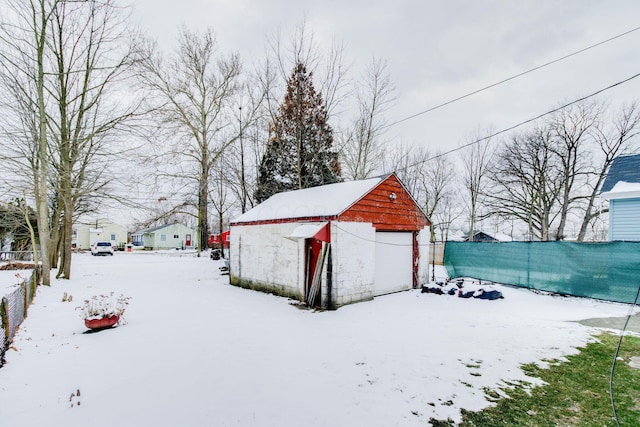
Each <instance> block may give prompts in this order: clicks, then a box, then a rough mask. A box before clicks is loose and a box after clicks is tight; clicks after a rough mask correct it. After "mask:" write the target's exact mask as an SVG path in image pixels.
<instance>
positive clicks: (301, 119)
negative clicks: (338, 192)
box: [255, 63, 342, 203]
mask: <svg viewBox="0 0 640 427" xmlns="http://www.w3.org/2000/svg"><path fill="white" fill-rule="evenodd" d="M312 77H313V73H311V72H307V69H306V67H305V66H304V65H303V64H302V63H298V64H297V65H296V67H295V68H294V70H293V73H292V74H291V77H290V78H289V80H288V82H287V93H286V95H285V97H284V101H283V103H282V105H280V108H279V109H278V113H277V115H276V117H275V118H274V120H273V122H272V123H271V125H270V127H269V135H270V136H269V142H268V143H267V148H266V151H265V154H264V156H263V157H262V161H261V162H260V168H259V171H258V173H259V175H258V185H257V189H256V194H255V198H256V201H257V202H258V203H259V202H262V201H264V200H266V199H267V198H269V197H270V196H272V195H273V194H275V193H279V192H282V191H289V190H298V189H301V188H310V187H316V186H318V185H324V184H332V183H334V182H339V181H341V180H342V178H341V170H340V163H339V161H338V153H337V152H336V151H333V150H332V148H333V129H332V128H331V126H329V124H328V123H327V111H326V110H325V107H324V102H323V100H322V97H321V96H320V94H318V93H316V91H315V89H314V88H313V82H312Z"/></svg>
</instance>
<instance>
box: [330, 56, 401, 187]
mask: <svg viewBox="0 0 640 427" xmlns="http://www.w3.org/2000/svg"><path fill="white" fill-rule="evenodd" d="M394 90H395V89H394V87H393V85H392V83H391V78H390V77H389V74H388V72H387V65H386V63H385V62H383V61H380V60H376V59H375V58H374V59H373V60H372V62H371V63H370V64H369V66H368V67H367V70H366V72H365V74H364V75H363V77H362V78H361V79H360V80H359V81H357V82H356V85H355V88H354V90H353V93H354V94H355V102H356V108H357V110H358V112H357V116H356V118H355V119H354V121H353V124H352V125H351V127H350V129H347V130H346V131H344V132H343V133H342V134H343V141H342V142H341V143H340V145H341V146H342V147H341V156H342V159H343V161H342V164H343V167H344V172H345V174H346V175H347V177H349V178H351V179H354V180H357V179H365V178H367V177H369V176H370V175H371V174H372V173H373V172H374V171H376V170H378V169H379V168H380V166H381V165H382V158H383V156H384V151H383V145H382V136H383V134H384V130H385V129H386V121H385V118H384V113H385V112H386V111H387V110H388V108H389V107H390V105H391V103H392V102H393V101H394V99H395V98H394Z"/></svg>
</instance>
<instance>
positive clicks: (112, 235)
mask: <svg viewBox="0 0 640 427" xmlns="http://www.w3.org/2000/svg"><path fill="white" fill-rule="evenodd" d="M115 240H116V233H111V241H112V242H115Z"/></svg>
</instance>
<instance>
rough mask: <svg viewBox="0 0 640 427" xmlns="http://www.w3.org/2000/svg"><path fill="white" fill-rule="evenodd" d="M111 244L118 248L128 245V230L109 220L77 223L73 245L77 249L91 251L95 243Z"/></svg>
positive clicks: (74, 229)
mask: <svg viewBox="0 0 640 427" xmlns="http://www.w3.org/2000/svg"><path fill="white" fill-rule="evenodd" d="M98 241H100V242H111V244H112V245H114V246H118V245H120V244H123V245H124V244H126V243H127V229H126V228H125V227H124V226H122V225H120V224H116V223H115V222H111V221H109V220H104V219H103V220H96V221H92V222H83V223H77V224H75V225H74V226H73V235H72V238H71V244H72V246H73V247H75V248H77V249H86V250H89V249H91V245H92V244H94V243H95V242H98Z"/></svg>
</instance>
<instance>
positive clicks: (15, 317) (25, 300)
mask: <svg viewBox="0 0 640 427" xmlns="http://www.w3.org/2000/svg"><path fill="white" fill-rule="evenodd" d="M41 278H42V275H41V270H40V268H37V269H34V270H32V273H31V277H29V278H28V279H25V280H23V281H22V282H21V283H20V284H19V285H18V286H17V287H16V288H15V289H14V290H12V291H11V292H9V293H7V294H6V295H5V296H3V297H2V301H1V302H0V366H2V365H3V364H4V354H5V352H6V351H7V349H8V348H9V346H10V345H11V341H12V340H13V336H14V335H15V333H16V330H17V329H18V327H19V326H20V324H21V323H22V321H23V320H24V318H25V317H27V309H28V307H29V305H31V302H32V301H33V297H34V296H35V294H36V288H37V286H38V284H40V279H41Z"/></svg>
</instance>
